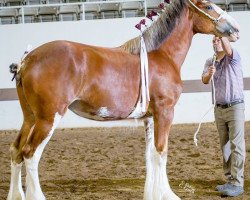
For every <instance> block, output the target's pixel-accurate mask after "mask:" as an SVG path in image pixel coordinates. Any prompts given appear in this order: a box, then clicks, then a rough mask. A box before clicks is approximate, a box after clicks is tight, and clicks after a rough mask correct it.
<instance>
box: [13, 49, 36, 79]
mask: <svg viewBox="0 0 250 200" xmlns="http://www.w3.org/2000/svg"><path fill="white" fill-rule="evenodd" d="M31 50H32V46H31V45H28V46H27V49H26V51H24V54H23V56H22V58H21V62H20V63H18V64H17V63H12V64H11V65H10V67H9V68H10V73H12V74H14V75H13V78H12V79H11V81H13V80H14V79H16V81H17V83H19V82H20V76H17V75H18V72H19V71H20V70H21V65H22V63H23V61H24V58H25V57H26V56H27V55H28V54H29V53H30V51H31Z"/></svg>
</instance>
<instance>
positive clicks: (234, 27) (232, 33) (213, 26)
mask: <svg viewBox="0 0 250 200" xmlns="http://www.w3.org/2000/svg"><path fill="white" fill-rule="evenodd" d="M188 3H189V8H190V9H191V13H192V15H193V17H194V18H193V21H194V32H195V33H206V34H213V35H216V36H219V37H227V38H228V39H229V41H231V42H235V41H236V40H238V39H239V24H238V23H237V22H236V20H235V19H234V18H233V17H231V16H230V15H229V14H227V13H226V12H225V11H223V10H222V9H221V8H220V7H218V6H217V5H215V4H214V3H212V2H211V1H208V0H188Z"/></svg>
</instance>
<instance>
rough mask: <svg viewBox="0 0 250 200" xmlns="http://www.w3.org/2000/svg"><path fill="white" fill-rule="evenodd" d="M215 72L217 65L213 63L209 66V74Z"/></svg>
mask: <svg viewBox="0 0 250 200" xmlns="http://www.w3.org/2000/svg"><path fill="white" fill-rule="evenodd" d="M215 72H216V68H215V66H213V65H211V66H210V67H209V68H208V74H209V76H212V75H214V73H215Z"/></svg>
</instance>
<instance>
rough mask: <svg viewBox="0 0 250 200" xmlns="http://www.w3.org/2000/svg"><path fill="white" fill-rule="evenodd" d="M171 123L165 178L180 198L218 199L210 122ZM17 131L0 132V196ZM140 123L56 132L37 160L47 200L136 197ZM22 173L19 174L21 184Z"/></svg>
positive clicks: (140, 181) (216, 152) (247, 196)
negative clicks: (195, 139)
mask: <svg viewBox="0 0 250 200" xmlns="http://www.w3.org/2000/svg"><path fill="white" fill-rule="evenodd" d="M196 128H197V124H193V125H174V126H173V127H172V129H171V136H170V142H169V158H168V176H169V180H170V185H171V187H172V189H173V191H175V193H176V194H177V195H178V196H179V197H181V198H182V199H184V200H219V199H221V198H222V197H221V196H220V194H219V193H218V192H216V191H215V190H214V188H215V186H216V185H217V184H219V183H224V181H225V180H224V177H223V171H222V165H221V163H222V159H221V151H220V149H219V139H218V135H217V132H216V129H215V125H214V124H213V123H209V124H204V125H202V128H201V130H200V135H199V146H198V147H195V146H194V144H193V133H194V132H195V130H196ZM17 133H18V132H17V131H1V132H0V200H3V199H6V197H7V193H8V189H9V181H10V159H9V155H8V152H9V150H8V149H9V144H10V143H11V142H12V141H13V140H14V138H15V137H16V135H17ZM246 144H247V157H246V166H245V193H244V195H241V196H240V197H237V198H226V199H235V200H250V122H247V123H246ZM144 152H145V137H144V130H143V127H136V128H82V129H60V130H56V132H55V134H54V136H53V137H52V139H51V141H50V142H49V144H48V145H47V147H46V149H45V151H44V153H43V157H42V159H41V161H40V167H39V170H40V181H41V186H42V190H43V192H44V194H45V196H46V197H47V200H56V199H60V200H65V199H70V200H85V199H86V200H117V199H118V200H142V199H143V187H144V181H145V159H144ZM24 177H25V171H23V173H22V178H23V185H24Z"/></svg>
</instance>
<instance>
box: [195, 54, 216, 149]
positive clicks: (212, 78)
mask: <svg viewBox="0 0 250 200" xmlns="http://www.w3.org/2000/svg"><path fill="white" fill-rule="evenodd" d="M215 61H216V54H214V56H213V62H212V63H213V66H215ZM211 84H212V101H213V102H212V106H211V107H210V108H209V109H208V111H207V112H206V113H205V114H204V115H203V116H202V118H201V120H200V123H199V126H198V128H197V130H196V132H195V134H194V143H195V146H198V140H197V135H198V133H199V131H200V127H201V124H202V123H203V120H204V118H205V116H206V115H207V114H208V113H209V112H210V110H211V109H213V108H214V107H215V105H216V100H215V87H214V75H212V77H211Z"/></svg>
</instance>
